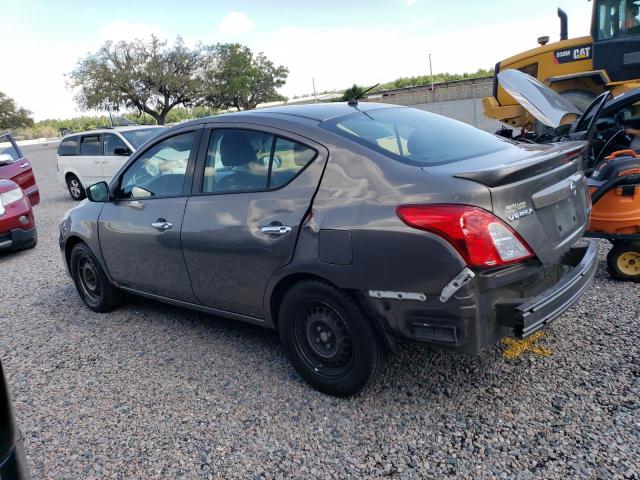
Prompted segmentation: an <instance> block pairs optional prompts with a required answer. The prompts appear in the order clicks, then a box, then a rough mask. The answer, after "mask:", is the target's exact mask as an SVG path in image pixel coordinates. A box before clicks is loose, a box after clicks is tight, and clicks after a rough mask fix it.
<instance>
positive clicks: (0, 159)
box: [0, 153, 13, 165]
mask: <svg viewBox="0 0 640 480" xmlns="http://www.w3.org/2000/svg"><path fill="white" fill-rule="evenodd" d="M12 162H13V157H12V156H11V155H9V154H8V153H0V165H6V164H7V163H12Z"/></svg>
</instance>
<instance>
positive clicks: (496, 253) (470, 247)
mask: <svg viewBox="0 0 640 480" xmlns="http://www.w3.org/2000/svg"><path fill="white" fill-rule="evenodd" d="M396 213H397V214H398V216H399V217H400V219H401V220H402V221H403V222H404V223H406V224H407V225H409V226H410V227H413V228H418V229H420V230H426V231H428V232H432V233H435V234H436V235H439V236H441V237H443V238H444V239H445V240H447V241H448V242H449V243H450V244H451V245H452V246H453V247H454V248H455V249H456V250H457V251H458V253H460V255H462V258H464V260H465V261H466V262H467V264H468V265H469V266H472V267H496V266H500V265H508V264H511V263H515V262H520V261H522V260H525V259H527V258H531V257H533V252H531V250H530V249H529V247H528V246H527V244H526V242H525V241H524V240H522V238H520V236H519V235H518V234H517V233H516V232H515V231H514V230H513V229H512V228H511V227H509V226H508V225H506V224H505V223H504V222H503V221H502V220H500V219H499V218H498V217H496V216H495V215H493V214H492V213H490V212H488V211H486V210H483V209H482V208H478V207H472V206H469V205H454V204H435V205H404V206H400V207H398V208H397V209H396Z"/></svg>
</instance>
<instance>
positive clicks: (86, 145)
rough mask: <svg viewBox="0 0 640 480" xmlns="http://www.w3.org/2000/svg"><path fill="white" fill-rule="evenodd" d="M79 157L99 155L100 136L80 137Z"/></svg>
mask: <svg viewBox="0 0 640 480" xmlns="http://www.w3.org/2000/svg"><path fill="white" fill-rule="evenodd" d="M80 155H100V135H91V136H86V137H82V141H81V142H80Z"/></svg>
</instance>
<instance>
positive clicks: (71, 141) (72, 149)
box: [58, 137, 79, 157]
mask: <svg viewBox="0 0 640 480" xmlns="http://www.w3.org/2000/svg"><path fill="white" fill-rule="evenodd" d="M78 139H79V137H69V138H65V139H64V140H62V142H60V146H59V147H58V155H60V156H61V157H64V156H69V155H77V154H78Z"/></svg>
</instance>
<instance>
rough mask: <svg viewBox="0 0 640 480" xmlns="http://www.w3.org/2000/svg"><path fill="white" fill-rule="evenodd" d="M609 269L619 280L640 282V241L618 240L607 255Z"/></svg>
mask: <svg viewBox="0 0 640 480" xmlns="http://www.w3.org/2000/svg"><path fill="white" fill-rule="evenodd" d="M607 270H608V271H609V274H610V275H611V276H612V277H613V278H617V279H618V280H627V281H631V282H640V242H620V241H618V242H616V243H615V244H614V246H613V248H612V249H611V250H610V251H609V254H608V255H607Z"/></svg>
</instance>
